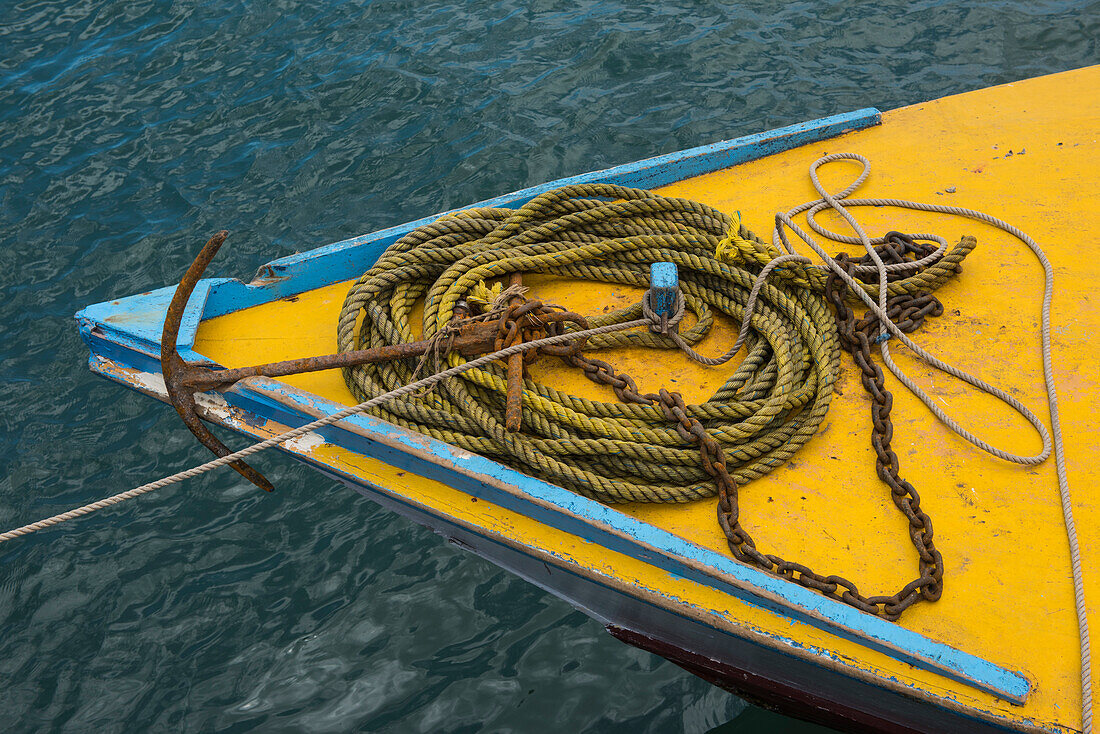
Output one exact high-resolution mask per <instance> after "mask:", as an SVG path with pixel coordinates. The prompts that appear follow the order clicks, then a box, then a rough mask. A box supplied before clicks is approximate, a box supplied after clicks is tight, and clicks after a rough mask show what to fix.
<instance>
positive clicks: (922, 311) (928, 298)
mask: <svg viewBox="0 0 1100 734" xmlns="http://www.w3.org/2000/svg"><path fill="white" fill-rule="evenodd" d="M934 249H935V248H934V247H933V246H931V245H925V244H922V243H918V242H914V241H913V240H911V239H909V238H908V237H906V236H904V235H901V234H899V233H897V232H891V233H890V234H889V235H887V240H886V242H885V243H883V244H882V245H880V246H878V247H876V251H877V252H878V253H879V255H880V257H882V258H883V260H884V261H886V262H891V263H901V262H905V261H907V259H909V258H911V257H914V256H915V257H916V258H920V257H924V256H925V255H928V254H930V253H931V252H933V251H934ZM837 259H838V261H839V262H840V263H841V264H842V266H843V267H844V268H845V269H846V270H847V271H848V272H849V273H852V272H853V271H854V269H855V268H856V267H858V266H860V265H863V264H866V262H870V257H869V256H864V257H863V258H860V259H858V260H856V259H850V258H848V257H847V256H845V255H843V254H841V255H840V256H838V258H837ZM865 277H871V276H865ZM891 277H901V275H894V276H891ZM845 289H846V286H845V285H844V283H843V282H842V281H840V279H839V278H836V277H835V276H834V277H831V278H830V279H829V281H828V285H827V288H826V296H827V297H828V299H829V301H830V302H831V303H832V304H833V305H834V306H835V307H836V311H837V314H836V318H837V323H838V325H839V330H840V340H841V345H842V347H843V348H844V349H845V350H846V351H848V352H850V353H851V354H852V356H853V359H854V360H855V363H856V365H857V366H858V367H859V368H860V372H861V378H862V382H863V386H864V388H865V389H866V390H867V392H868V394H869V395H870V396H871V399H872V409H871V418H872V424H873V427H872V436H871V443H872V446H873V447H874V449H875V453H876V468H877V471H878V475H879V477H880V478H881V479H882V481H883V482H885V483H886V485H887V486H888V487H890V493H891V498H892V499H893V501H894V504H895V505H897V507H898V509H899V510H901V512H902V513H903V514H904V515H905V516H906V518H907V519H908V520H909V527H910V532H909V534H910V538H911V540H912V541H913V545H914V546H915V547H916V549H917V553H918V554H919V556H920V560H919V569H920V576H919V577H918V578H917V579H914V580H913V581H910V582H909V583H908V584H906V585H905V586H904V587H902V589H901V590H900V591H898V592H897V593H896V594H894V595H893V596H871V597H868V596H864V595H863V594H861V593H860V592H859V588H858V587H857V586H856V584H854V583H853V582H851V581H849V580H847V579H845V578H843V577H841V576H837V575H835V574H833V575H828V576H824V575H821V574H819V573H816V572H814V571H813V570H811V569H810V568H809V567H807V566H805V565H803V564H800V563H796V562H793V561H787V560H784V559H783V558H780V557H779V556H776V555H773V554H767V553H763V552H761V551H760V550H758V549H757V547H756V542H755V541H754V540H753V539H752V537H751V536H750V535H749V533H748V532H747V531H746V530H745V529H744V528H743V527H742V526H741V524H740V522H739V509H738V505H737V496H738V492H737V483H736V482H735V481H734V479H733V478H732V477H731V476H730V474H729V471H728V469H727V467H726V455H725V452H724V451H723V450H722V447H721V446H720V445H719V443H718V442H717V441H716V440H715V439H714V438H713V437H711V436H710V435H709V434H708V433H707V431H706V428H705V427H704V426H703V424H702V423H701V422H700V421H699V420H697V419H696V418H693V417H692V416H691V415H689V414H688V412H687V409H688V408H687V405H686V404H685V402H684V399H683V397H682V396H681V395H680V394H679V393H678V392H670V391H668V390H665V389H663V388H662V389H661V390H660V391H659V392H657V393H647V394H641V393H639V391H638V386H637V383H635V382H634V380H633V378H631V377H630V376H629V375H627V374H623V373H619V372H617V371H616V370H615V368H614V367H612V366H611V365H610V364H608V363H607V362H604V361H602V360H598V359H593V358H590V357H586V356H584V355H583V354H581V353H580V352H579V351H578V350H576V349H569V350H565V349H563V350H562V351H563V352H566V353H564V354H561V355H560V356H562V358H563V359H564V360H565V361H566V362H567V363H568V364H570V365H572V366H574V367H578V368H580V369H582V370H583V371H584V373H585V376H586V377H588V378H589V379H590V380H592V381H593V382H595V383H597V384H600V385H607V386H609V387H611V388H612V389H613V390H614V392H615V395H616V397H618V398H619V400H621V401H623V402H625V403H637V404H641V405H648V406H654V407H659V408H660V410H661V411H662V413H663V414H664V417H665V419H666V420H668V421H669V422H670V423H672V424H673V425H674V426H675V428H676V431H677V432H678V433H679V434H680V436H681V438H683V440H684V441H685V442H689V443H692V444H694V445H696V446H697V447H698V449H699V456H700V460H701V463H702V467H703V469H704V471H706V473H707V474H708V475H709V476H710V477H712V478H713V480H714V482H715V485H716V486H717V488H718V507H717V510H718V512H717V514H718V524H719V526H720V527H721V528H722V532H723V534H724V535H725V536H726V541H727V544H728V545H729V548H730V551H731V552H732V554H733V556H734V558H736V559H737V560H739V561H741V562H743V563H748V564H751V565H753V566H756V567H758V568H762V569H764V570H766V571H769V572H771V573H774V574H776V575H778V576H781V577H783V578H785V579H787V580H790V581H794V582H796V583H798V584H800V585H802V586H804V587H806V588H809V589H813V590H815V591H818V592H820V593H822V594H824V595H825V596H829V597H832V598H834V599H838V600H839V601H842V602H844V603H846V604H850V605H851V606H854V607H856V608H857V609H860V610H862V611H864V612H869V613H871V614H878V615H881V616H883V617H885V618H886V619H890V620H894V619H897V618H899V617H900V616H901V614H902V612H904V611H905V610H906V609H908V608H909V607H910V606H912V605H913V604H914V603H915V602H917V601H918V600H919V599H921V598H924V599H926V600H928V601H935V600H936V599H938V598H939V597H940V594H941V593H942V591H943V559H942V557H941V556H940V553H939V551H938V550H936V547H935V545H934V544H933V533H932V521H931V519H930V518H929V517H928V515H927V514H926V513H925V512H924V511H922V510H921V508H920V495H919V494H917V490H916V489H914V488H913V486H912V485H911V484H910V483H909V482H908V481H906V480H905V479H903V478H902V477H901V476H900V474H899V461H898V457H897V454H895V453H894V452H893V451H892V450H891V448H890V444H891V440H892V438H893V432H894V429H893V423H892V422H891V420H890V411H891V408H892V406H893V396H892V394H891V393H890V392H889V391H888V390H886V388H885V378H884V376H883V372H882V370H881V369H880V368H879V366H878V365H877V364H875V363H874V361H873V360H872V358H871V346H872V344H873V343H874V338H872V335H873V334H876V333H877V331H878V319H877V318H875V317H874V316H872V315H868V316H865V317H864V318H862V319H860V320H858V321H857V320H856V318H855V313H854V312H853V311H852V310H851V309H850V308H849V307H848V305H847V304H846V303H845V300H844V296H845ZM887 313H888V314H889V316H890V318H891V319H892V320H893V321H894V323H896V324H897V325H898V326H899V328H901V329H902V330H903V331H906V332H912V331H915V330H916V329H917V328H919V327H920V326H921V324H922V323H923V322H924V319H925V318H927V317H928V316H939V315H940V314H942V313H943V306H942V305H941V304H940V302H939V301H938V300H937V299H936V298H935V297H934V296H932V295H930V294H921V295H916V296H914V295H909V294H900V295H898V296H895V297H893V298H891V299H890V300H889V302H888V310H887Z"/></svg>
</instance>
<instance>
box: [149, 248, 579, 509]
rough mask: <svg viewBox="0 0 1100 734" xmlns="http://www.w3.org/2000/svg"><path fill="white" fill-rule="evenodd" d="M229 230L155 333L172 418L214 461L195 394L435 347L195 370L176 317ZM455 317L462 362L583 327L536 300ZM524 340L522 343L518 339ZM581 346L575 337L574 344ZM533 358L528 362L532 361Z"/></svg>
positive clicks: (517, 364) (185, 282)
mask: <svg viewBox="0 0 1100 734" xmlns="http://www.w3.org/2000/svg"><path fill="white" fill-rule="evenodd" d="M228 235H229V232H227V231H225V230H222V231H220V232H218V233H217V234H215V235H214V236H213V237H211V238H210V240H209V241H207V243H206V245H204V246H203V248H202V250H201V251H200V252H199V254H198V255H197V256H196V257H195V261H194V262H193V263H191V266H190V267H189V268H188V269H187V272H186V273H185V274H184V276H183V278H182V279H181V280H180V282H179V285H178V286H176V291H175V293H174V294H173V296H172V301H171V303H170V304H169V306H168V312H167V313H166V315H165V319H164V330H163V332H162V333H161V342H160V344H161V346H160V363H161V372H162V373H163V375H164V386H165V389H166V391H167V393H168V401H169V402H170V403H171V404H172V407H174V408H175V409H176V412H177V413H179V416H180V418H181V419H183V422H184V425H186V426H187V427H188V428H189V429H190V430H191V433H193V434H195V437H196V438H197V439H198V440H199V442H200V443H202V444H203V445H204V446H206V447H207V448H208V449H210V450H211V451H212V452H213V453H214V454H215V455H217V456H226V455H228V454H229V453H231V451H230V449H229V447H227V446H226V445H225V444H223V443H222V442H221V440H219V439H218V437H217V436H215V435H214V434H213V433H212V432H211V431H210V429H209V428H207V427H206V425H205V424H204V423H203V422H202V419H201V418H199V415H198V412H197V408H196V404H195V393H197V392H205V391H207V390H214V389H218V388H225V387H229V386H231V385H233V384H235V383H237V382H239V381H240V380H243V379H245V378H248V377H261V376H262V377H285V376H287V375H294V374H302V373H305V372H317V371H320V370H329V369H336V368H339V367H351V366H353V365H361V364H371V363H376V362H388V361H391V360H394V359H408V358H412V357H422V356H423V355H424V354H426V353H427V352H428V351H429V350H432V349H438V347H439V344H438V342H437V340H434V339H427V340H424V341H419V342H409V343H405V344H392V345H386V346H381V347H375V348H373V349H359V350H355V351H350V352H343V353H340V354H327V355H322V356H317V357H303V358H300V359H288V360H283V361H280V362H269V363H267V364H260V365H253V366H250V367H237V368H233V369H210V368H207V367H202V366H199V365H192V364H187V363H186V362H184V361H183V358H182V357H181V356H180V355H179V351H178V350H177V345H176V341H177V339H178V337H179V331H180V327H181V324H182V322H183V314H184V311H185V309H186V307H187V302H188V300H189V299H190V298H191V294H192V293H193V292H194V291H195V288H196V286H198V283H199V281H200V280H201V279H202V276H203V273H204V272H205V271H206V268H207V266H209V265H210V262H211V261H212V260H213V259H214V256H215V255H216V254H217V253H218V250H219V249H220V248H221V246H222V244H223V243H224V242H225V239H226V237H228ZM512 282H513V283H515V284H519V283H520V282H521V281H520V276H519V274H518V273H517V274H515V275H513V276H512ZM460 316H461V314H456V319H455V322H454V323H456V324H457V326H456V327H455V330H454V331H453V332H451V333H450V334H449V335H448V338H447V351H453V352H458V353H459V354H461V355H463V356H466V357H470V356H476V355H481V354H486V353H488V352H491V351H494V350H498V349H501V348H502V347H503V346H510V345H511V344H514V343H517V342H520V341H524V340H531V339H532V337H534V336H536V335H537V333H538V332H540V331H542V332H545V333H548V334H549V333H560V330H561V329H562V328H564V325H565V324H566V323H573V324H575V325H576V326H578V327H579V328H581V329H586V328H588V322H587V321H586V320H585V319H584V317H582V316H580V315H578V314H575V313H571V312H568V311H565V310H564V309H561V308H560V307H552V306H551V307H546V306H543V304H542V303H541V302H540V301H537V300H526V299H523V298H522V297H518V298H515V297H514V298H512V299H510V302H509V308H508V309H507V310H506V311H505V312H504V313H503V315H502V316H501V317H500V319H499V320H498V321H476V320H467V319H463V318H460ZM524 337H526V339H525V338H524ZM580 341H581V342H582V343H583V340H580ZM580 347H581V344H575V345H571V346H567V347H564V348H562V347H550V348H545V349H544V350H540V351H543V353H546V354H555V355H560V354H564V353H565V352H568V353H575V352H576V351H578V350H579V349H580ZM534 356H535V355H534V354H531V355H530V356H529V359H533V358H534ZM523 366H524V355H522V354H517V355H514V356H513V357H512V358H511V359H510V360H509V361H508V390H507V403H508V409H507V411H506V413H507V418H506V423H507V424H508V430H511V431H515V430H519V425H520V410H521V393H522V389H523ZM229 466H231V467H233V468H234V469H235V470H237V471H238V472H239V473H240V474H241V476H243V477H244V478H245V479H247V480H248V481H250V482H252V483H253V484H255V485H256V486H257V487H259V488H260V489H262V490H264V491H266V492H270V491H272V490H273V489H274V487H273V486H272V484H271V482H269V481H268V480H267V478H266V477H264V476H263V474H261V473H260V472H258V471H257V470H256V469H254V468H253V467H251V466H249V465H248V464H247V463H245V462H243V461H234V462H232V463H231V464H229Z"/></svg>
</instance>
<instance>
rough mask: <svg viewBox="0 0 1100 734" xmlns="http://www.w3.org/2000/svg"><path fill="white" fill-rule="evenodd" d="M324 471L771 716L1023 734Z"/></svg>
mask: <svg viewBox="0 0 1100 734" xmlns="http://www.w3.org/2000/svg"><path fill="white" fill-rule="evenodd" d="M315 468H316V469H318V470H319V471H321V473H322V474H325V475H326V476H328V477H330V478H333V479H336V480H337V481H339V482H342V483H343V484H345V485H346V486H348V487H350V488H351V489H353V490H355V491H356V492H358V493H359V494H361V495H363V496H364V497H366V498H368V499H370V500H371V501H373V502H376V503H378V504H379V505H381V506H383V507H385V508H386V509H388V510H391V511H393V512H395V513H397V514H399V515H402V516H404V517H406V518H408V519H410V520H412V521H413V522H415V523H417V524H418V525H421V526H423V527H426V528H428V529H430V530H432V531H433V532H435V533H436V534H438V535H440V536H442V537H443V538H445V539H446V540H447V541H448V542H450V543H451V544H453V545H454V546H456V547H458V548H461V549H463V550H465V551H469V552H471V553H473V554H475V555H477V556H480V557H481V558H484V559H486V560H488V561H489V562H491V563H493V564H495V565H497V566H500V567H501V568H504V569H506V570H508V571H510V572H512V573H514V574H516V575H517V576H519V577H521V578H523V579H524V580H526V581H528V582H530V583H532V584H534V585H535V586H537V587H539V588H540V589H543V590H544V591H547V592H549V593H551V594H553V595H554V596H556V597H558V598H560V599H562V600H564V601H566V602H568V603H569V604H571V605H572V606H573V607H574V608H576V609H577V610H578V611H581V612H583V613H584V614H586V615H587V616H589V617H591V618H592V619H594V620H595V621H597V622H599V623H600V624H602V625H603V626H604V627H605V629H607V631H608V632H609V633H610V634H611V635H612V636H614V637H615V638H617V639H619V640H621V641H622V642H625V643H627V644H629V645H633V646H634V647H638V648H640V649H642V650H646V651H647V652H651V653H654V654H656V655H659V656H661V657H663V658H665V659H666V660H669V661H671V662H673V663H675V664H676V665H678V666H680V667H681V668H683V669H685V670H687V671H688V672H689V673H692V674H693V675H696V676H698V677H699V678H702V679H703V680H705V681H707V682H708V683H711V684H712V685H715V686H718V687H720V688H723V689H725V690H727V691H729V692H731V693H734V694H736V695H738V696H740V697H742V698H744V699H746V700H748V701H750V702H751V703H754V704H757V705H759V706H762V707H764V708H768V709H771V710H774V711H777V712H779V713H782V714H785V715H788V716H793V717H796V718H799V719H803V720H805V721H810V722H813V723H816V724H822V725H825V726H830V727H833V728H837V729H840V730H842V731H846V732H861V733H867V734H880V733H881V734H914V733H916V732H928V733H929V734H933V733H942V734H952V733H954V732H958V734H964V733H971V734H993V733H994V732H1002V733H1003V732H1008V731H1013V730H1012V729H1008V728H1004V727H999V726H994V725H990V724H989V723H988V722H982V721H979V720H976V719H973V718H971V717H968V716H965V715H963V714H960V713H958V712H953V711H949V710H946V709H943V708H942V707H939V706H936V705H934V704H932V703H924V702H921V701H919V700H916V699H914V698H912V697H909V696H904V695H901V694H899V693H896V692H892V691H888V690H884V689H882V688H879V687H878V686H875V685H872V684H869V683H866V682H862V681H858V680H854V679H852V678H851V677H849V676H847V675H844V674H843V673H841V672H838V671H836V670H829V669H827V668H823V667H819V666H816V665H813V664H811V663H808V662H807V661H805V660H802V659H799V658H797V657H794V656H791V655H786V654H784V653H782V652H779V651H777V650H775V649H774V648H771V647H768V646H764V645H760V644H757V643H755V642H754V641H752V640H750V639H747V638H744V637H740V636H737V635H734V634H731V633H730V632H728V631H725V630H720V629H717V628H715V627H712V626H710V625H706V624H702V623H701V622H700V621H698V620H695V619H691V618H688V617H684V616H681V615H679V614H675V613H672V612H670V611H668V610H667V609H664V608H662V607H661V606H659V605H658V604H656V603H650V602H649V601H647V600H645V599H644V598H640V597H639V596H637V595H635V594H630V593H624V592H623V591H622V590H618V589H614V588H612V587H610V586H607V585H604V584H602V583H600V582H599V581H598V580H596V579H594V578H591V577H589V576H587V575H586V574H583V573H579V572H578V571H577V569H570V568H567V567H564V566H562V565H561V563H560V561H559V560H558V559H557V558H555V557H554V556H553V555H552V554H549V553H538V552H531V550H530V549H525V550H520V549H519V548H516V547H514V546H512V545H511V544H508V543H506V542H502V541H501V540H499V539H493V538H489V537H486V536H485V535H483V534H481V533H478V532H476V531H474V530H473V529H471V528H468V527H464V526H462V525H460V524H457V523H454V522H450V521H448V520H447V519H445V518H443V517H440V516H437V515H433V514H430V513H428V512H425V511H424V510H423V509H422V508H418V507H416V506H413V505H410V504H408V503H406V502H403V501H401V499H400V498H398V497H395V496H393V495H392V494H391V493H389V492H387V491H385V490H383V489H382V488H380V487H375V486H371V485H368V484H363V483H361V482H358V481H355V480H353V479H350V478H348V477H346V476H342V475H340V474H336V473H333V472H331V471H327V470H325V469H323V468H321V467H317V466H315ZM642 630H644V632H643V631H642Z"/></svg>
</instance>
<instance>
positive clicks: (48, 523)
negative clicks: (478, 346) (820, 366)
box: [0, 319, 650, 543]
mask: <svg viewBox="0 0 1100 734" xmlns="http://www.w3.org/2000/svg"><path fill="white" fill-rule="evenodd" d="M649 324H650V321H649V320H648V319H636V320H634V321H627V322H624V323H621V324H607V325H605V326H599V327H596V328H594V329H587V330H585V331H574V332H567V333H565V334H556V335H554V336H548V337H545V338H543V339H538V340H536V341H530V342H524V343H522V344H516V345H513V346H510V347H506V348H504V349H501V350H499V351H496V352H493V353H492V354H486V355H484V356H482V357H478V358H477V359H473V360H470V361H469V362H466V363H465V364H461V365H458V366H455V367H451V368H450V369H447V370H444V371H443V372H439V373H437V374H434V375H429V376H428V377H425V378H423V379H420V380H417V381H416V382H410V383H409V384H408V385H402V386H401V387H399V388H397V389H395V390H390V391H389V392H387V393H385V394H382V395H378V396H377V397H373V398H371V399H370V400H366V401H364V402H362V403H359V404H358V405H354V406H352V407H350V408H345V409H343V410H341V411H338V412H336V413H333V414H331V415H327V416H325V417H323V418H318V419H317V420H315V421H312V422H310V423H307V424H305V425H304V426H299V427H298V428H294V429H292V430H289V431H286V432H285V433H280V434H279V435H278V436H272V437H271V438H268V439H265V440H263V441H260V442H259V443H256V444H253V445H251V446H248V447H246V448H243V449H241V450H240V451H234V452H233V453H231V454H227V455H225V456H221V457H219V458H217V459H213V460H211V461H208V462H206V463H205V464H200V465H199V466H195V467H192V468H190V469H186V470H184V471H181V472H178V473H176V474H173V475H171V476H168V477H164V478H163V479H158V480H157V481H155V482H150V483H148V484H143V485H141V486H140V487H135V488H134V489H130V490H127V491H125V492H119V493H118V494H116V495H112V496H110V497H105V498H103V499H101V500H98V501H96V502H92V503H90V504H87V505H84V506H83V507H77V508H75V509H73V510H69V511H68V512H62V513H60V514H58V515H54V516H53V517H48V518H46V519H44V520H39V521H38V522H32V523H29V524H27V525H24V526H22V527H19V528H15V529H14V530H9V531H7V532H6V533H0V543H2V542H4V541H6V540H12V539H13V538H18V537H20V536H23V535H29V534H30V533H33V532H35V531H38V530H45V529H46V528H49V527H52V526H54V525H58V524H60V523H63V522H65V521H66V520H73V519H76V518H78V517H83V516H84V515H89V514H91V513H93V512H95V511H96V510H102V509H103V508H105V507H110V506H111V505H117V504H118V503H119V502H122V501H124V500H128V499H131V498H133V497H138V496H140V495H143V494H147V493H149V492H153V491H156V490H158V489H162V488H164V487H167V486H169V485H172V484H176V483H178V482H182V481H183V480H185V479H191V478H193V477H197V476H199V475H200V474H205V473H207V472H209V471H211V470H213V469H217V468H219V467H222V466H226V465H227V464H230V463H232V462H234V461H239V460H240V459H244V458H246V457H248V456H251V455H252V454H256V453H259V452H261V451H264V450H265V449H269V448H271V447H273V446H277V445H279V444H281V443H284V442H286V441H290V440H292V439H295V438H298V437H299V436H303V435H305V434H307V433H309V432H310V431H313V430H316V429H318V428H323V427H324V426H327V425H331V424H333V423H336V422H338V421H341V420H343V419H344V418H348V417H350V416H353V415H357V414H359V413H362V412H364V411H366V410H369V409H371V408H373V407H374V406H376V405H379V404H380V403H384V402H386V401H387V400H391V399H393V398H396V397H400V396H402V395H407V394H408V393H411V392H415V391H417V390H420V389H423V388H426V387H428V386H430V385H434V384H435V383H437V382H441V381H443V380H446V379H448V378H450V377H454V376H455V375H459V374H461V373H463V372H465V371H466V370H469V369H473V368H475V367H481V366H484V365H486V364H489V363H490V362H493V361H495V360H498V359H504V358H506V357H510V356H511V355H513V354H519V353H521V352H524V351H527V350H528V349H538V348H540V347H548V346H554V345H556V344H564V343H568V342H572V341H575V340H576V339H582V338H587V337H593V336H600V335H602V334H610V333H611V332H615V331H623V330H625V329H633V328H637V327H642V326H649Z"/></svg>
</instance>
